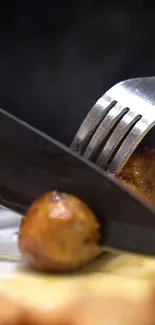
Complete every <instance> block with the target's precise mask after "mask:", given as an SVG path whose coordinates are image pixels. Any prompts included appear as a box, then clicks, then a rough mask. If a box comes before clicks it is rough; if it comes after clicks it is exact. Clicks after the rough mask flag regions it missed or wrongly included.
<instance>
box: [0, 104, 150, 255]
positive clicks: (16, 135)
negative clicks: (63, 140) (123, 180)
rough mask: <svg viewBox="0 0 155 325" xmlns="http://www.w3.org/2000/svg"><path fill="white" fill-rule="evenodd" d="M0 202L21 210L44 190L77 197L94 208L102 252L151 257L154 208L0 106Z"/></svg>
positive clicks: (95, 167)
mask: <svg viewBox="0 0 155 325" xmlns="http://www.w3.org/2000/svg"><path fill="white" fill-rule="evenodd" d="M0 153H1V155H0V204H2V205H4V206H6V207H9V208H11V209H13V210H15V211H17V212H20V213H24V212H25V211H26V210H27V208H28V206H29V205H30V204H31V203H32V201H33V200H34V199H35V198H36V197H38V196H39V195H42V194H43V193H45V192H47V191H50V190H55V189H57V190H60V191H65V192H68V193H72V194H74V195H77V196H78V197H79V198H81V199H82V200H84V201H85V202H86V203H87V204H88V205H89V207H90V208H91V209H92V210H93V211H94V212H95V214H96V216H97V218H98V220H99V223H100V227H101V244H102V245H104V247H105V248H106V249H107V250H108V251H115V250H119V251H127V252H131V253H136V254H137V253H138V254H143V255H155V211H154V210H153V209H152V208H151V207H149V206H148V205H147V204H145V203H144V202H142V201H141V200H140V199H139V198H138V197H136V196H135V195H134V194H132V193H130V192H129V191H128V190H127V189H126V188H124V186H122V185H121V184H120V183H119V182H118V181H117V180H116V179H115V178H114V177H111V176H110V175H108V174H106V173H105V172H104V171H102V170H101V169H99V168H98V167H97V166H95V165H94V164H92V163H91V162H88V161H86V160H84V159H83V158H82V157H80V156H78V155H77V154H76V153H73V152H72V151H71V149H69V148H67V147H66V146H64V145H62V144H60V143H59V142H58V141H56V140H54V139H52V138H51V137H49V136H48V135H46V134H44V133H42V132H40V131H39V130H36V129H35V128H33V127H32V126H30V125H28V124H27V123H25V122H24V121H22V120H20V119H18V118H16V117H14V116H12V115H10V114H9V113H7V112H6V111H4V110H2V109H0Z"/></svg>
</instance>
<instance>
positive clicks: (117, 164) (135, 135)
mask: <svg viewBox="0 0 155 325" xmlns="http://www.w3.org/2000/svg"><path fill="white" fill-rule="evenodd" d="M154 125H155V120H154V121H153V122H152V123H150V124H149V125H148V124H147V123H146V120H145V119H144V118H141V119H140V120H139V121H137V123H136V124H135V125H134V127H133V129H132V132H130V133H129V134H128V135H127V137H126V138H125V140H124V141H123V143H122V145H121V146H120V148H119V149H118V151H117V153H116V155H115V156H114V157H113V159H112V161H111V163H110V165H109V167H108V172H110V173H112V174H116V173H117V174H119V173H120V171H121V170H122V168H123V167H124V165H125V164H126V162H127V161H128V159H129V158H130V156H131V155H132V153H133V152H134V151H135V149H136V148H137V146H138V145H139V144H140V142H141V141H142V139H143V138H144V137H145V135H146V134H147V133H148V132H149V131H150V130H151V129H152V127H153V126H154Z"/></svg>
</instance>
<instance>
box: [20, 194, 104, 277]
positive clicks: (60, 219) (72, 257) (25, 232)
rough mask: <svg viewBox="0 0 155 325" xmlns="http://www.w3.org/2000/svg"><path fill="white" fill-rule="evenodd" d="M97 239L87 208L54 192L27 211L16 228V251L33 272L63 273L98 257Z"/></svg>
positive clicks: (89, 211) (96, 229)
mask: <svg viewBox="0 0 155 325" xmlns="http://www.w3.org/2000/svg"><path fill="white" fill-rule="evenodd" d="M99 239H100V229H99V224H98V222H97V219H96V217H95V215H94V214H93V212H92V211H91V210H90V209H89V208H88V206H87V205H86V204H85V203H83V202H82V201H81V200H79V199H78V198H76V197H75V196H72V195H68V194H64V193H60V192H57V191H54V192H51V193H47V194H45V195H44V196H42V197H40V198H38V199H37V200H36V201H35V202H34V203H33V204H32V206H31V207H30V208H29V210H28V212H27V214H26V216H25V217H24V218H23V220H22V223H21V226H20V232H19V249H20V251H21V252H22V253H23V254H24V256H25V258H26V259H27V261H28V262H29V263H30V264H31V265H33V266H34V267H35V268H37V269H40V270H46V271H50V270H55V271H64V270H66V271H67V270H71V269H76V268H80V267H82V266H84V265H85V264H87V263H88V262H90V261H91V260H93V259H94V258H95V257H96V256H98V255H99V254H100V253H101V252H102V248H101V247H100V245H99Z"/></svg>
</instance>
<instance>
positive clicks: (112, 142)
mask: <svg viewBox="0 0 155 325" xmlns="http://www.w3.org/2000/svg"><path fill="white" fill-rule="evenodd" d="M140 119H141V115H137V116H134V114H133V112H132V111H129V112H128V113H127V114H125V115H124V116H123V118H122V120H121V121H120V122H119V123H118V125H117V126H116V128H115V129H114V131H113V133H112V134H111V136H110V138H109V140H108V141H107V143H106V144H105V146H104V147H103V149H102V151H101V153H100V155H99V157H98V159H97V161H96V163H97V165H98V166H100V167H101V168H104V169H105V170H107V168H108V165H109V164H110V163H111V161H112V157H113V156H114V155H115V152H116V150H118V149H119V147H120V146H121V144H122V142H123V140H124V138H125V137H126V136H127V134H128V133H129V132H130V131H131V129H132V128H133V127H134V125H135V123H136V122H137V121H139V120H140Z"/></svg>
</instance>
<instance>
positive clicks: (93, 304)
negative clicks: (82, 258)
mask: <svg viewBox="0 0 155 325" xmlns="http://www.w3.org/2000/svg"><path fill="white" fill-rule="evenodd" d="M98 281H100V277H99V279H96V282H95V283H93V284H92V285H91V284H89V285H88V284H87V285H86V286H83V288H81V289H80V290H79V292H78V294H77V296H76V298H74V300H72V301H71V302H70V303H69V304H68V305H67V306H64V307H62V308H59V309H55V310H52V309H51V310H48V311H46V310H43V309H39V310H36V309H35V308H33V307H25V306H24V304H23V303H22V302H19V301H13V300H12V299H11V298H9V297H6V296H3V295H1V296H0V307H1V308H0V325H96V324H105V325H116V324H118V325H133V324H136V325H154V324H155V286H154V283H152V282H150V281H144V280H140V281H139V280H134V279H124V278H120V277H116V276H112V277H108V276H107V277H105V278H104V281H103V283H102V280H101V283H100V285H99V284H98ZM127 281H128V285H126V282H127Z"/></svg>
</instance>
